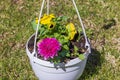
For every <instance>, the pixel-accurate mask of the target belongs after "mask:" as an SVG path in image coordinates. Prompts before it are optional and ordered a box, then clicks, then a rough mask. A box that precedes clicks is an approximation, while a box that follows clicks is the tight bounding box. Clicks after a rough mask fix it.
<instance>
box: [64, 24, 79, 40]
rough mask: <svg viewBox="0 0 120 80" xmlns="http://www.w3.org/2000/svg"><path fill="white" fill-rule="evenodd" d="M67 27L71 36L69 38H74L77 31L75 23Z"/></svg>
mask: <svg viewBox="0 0 120 80" xmlns="http://www.w3.org/2000/svg"><path fill="white" fill-rule="evenodd" d="M66 29H67V30H68V37H69V39H70V40H73V39H74V36H75V34H76V33H77V31H76V29H75V26H74V24H73V23H69V24H68V25H67V26H66Z"/></svg>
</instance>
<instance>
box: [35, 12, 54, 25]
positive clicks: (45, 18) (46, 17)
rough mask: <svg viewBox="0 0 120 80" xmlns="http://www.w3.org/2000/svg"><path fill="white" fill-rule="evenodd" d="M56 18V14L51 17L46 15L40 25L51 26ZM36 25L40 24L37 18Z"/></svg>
mask: <svg viewBox="0 0 120 80" xmlns="http://www.w3.org/2000/svg"><path fill="white" fill-rule="evenodd" d="M53 18H55V16H54V14H50V15H46V14H44V15H43V17H42V18H41V19H40V23H41V24H44V25H45V24H47V25H48V24H50V23H51V20H52V19H53ZM35 21H36V24H37V23H38V18H36V20H35Z"/></svg>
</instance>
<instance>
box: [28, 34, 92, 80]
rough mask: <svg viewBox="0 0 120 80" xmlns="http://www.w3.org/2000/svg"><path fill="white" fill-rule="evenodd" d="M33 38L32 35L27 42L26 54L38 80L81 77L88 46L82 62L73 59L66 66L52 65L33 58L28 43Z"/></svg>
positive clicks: (67, 79)
mask: <svg viewBox="0 0 120 80" xmlns="http://www.w3.org/2000/svg"><path fill="white" fill-rule="evenodd" d="M33 36H34V34H33V35H32V36H31V37H30V38H29V39H28V41H27V44H26V52H27V55H28V57H29V59H30V63H31V66H32V69H33V71H34V72H35V75H36V76H37V77H38V78H39V80H77V79H78V78H79V77H80V76H81V75H82V73H83V70H84V68H85V65H86V61H87V58H88V55H89V53H90V46H88V50H87V51H86V52H85V53H84V55H85V59H84V60H80V59H79V58H75V59H73V60H70V61H69V62H68V63H66V64H64V63H59V64H58V65H54V64H53V63H50V62H48V61H44V60H41V59H39V58H37V57H35V56H34V55H33V54H32V53H31V52H30V51H29V49H28V42H29V40H30V39H31V38H32V37H33Z"/></svg>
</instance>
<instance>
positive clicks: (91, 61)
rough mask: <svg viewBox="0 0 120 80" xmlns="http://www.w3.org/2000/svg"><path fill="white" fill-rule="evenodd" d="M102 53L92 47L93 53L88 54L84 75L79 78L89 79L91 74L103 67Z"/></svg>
mask: <svg viewBox="0 0 120 80" xmlns="http://www.w3.org/2000/svg"><path fill="white" fill-rule="evenodd" d="M101 60H102V57H101V54H100V52H98V51H97V50H95V49H92V53H91V54H90V55H89V56H88V60H87V63H86V67H85V70H84V72H83V74H82V76H81V77H80V78H79V79H78V80H85V79H89V77H90V76H92V75H94V74H96V75H97V73H98V71H99V68H100V67H101Z"/></svg>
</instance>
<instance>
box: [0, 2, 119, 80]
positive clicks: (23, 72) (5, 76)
mask: <svg viewBox="0 0 120 80" xmlns="http://www.w3.org/2000/svg"><path fill="white" fill-rule="evenodd" d="M41 1H42V0H34V1H33V0H2V1H1V2H0V70H1V71H0V72H1V73H0V76H1V77H0V80H37V78H36V77H35V75H34V73H33V71H32V69H31V66H30V64H29V60H28V57H27V55H26V52H25V44H26V41H27V39H28V38H29V37H30V35H31V34H33V33H34V31H33V29H32V27H31V21H32V20H33V19H35V18H36V17H37V16H38V14H39V8H40V4H41ZM75 1H76V2H77V6H78V8H79V11H80V14H81V17H82V19H83V22H84V24H85V25H86V29H91V30H92V31H93V37H92V38H91V45H92V53H91V54H90V56H89V59H88V61H87V65H86V68H85V70H84V73H83V75H82V76H81V77H80V79H79V80H119V79H120V5H119V4H120V0H84V1H83V0H75ZM45 11H46V8H45V9H44V12H45ZM50 12H51V13H55V14H57V15H61V14H63V15H66V14H67V15H68V16H71V20H72V21H73V22H76V23H77V22H78V20H77V19H76V12H75V9H74V8H73V6H72V2H71V1H70V0H59V1H57V0H51V8H50Z"/></svg>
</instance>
